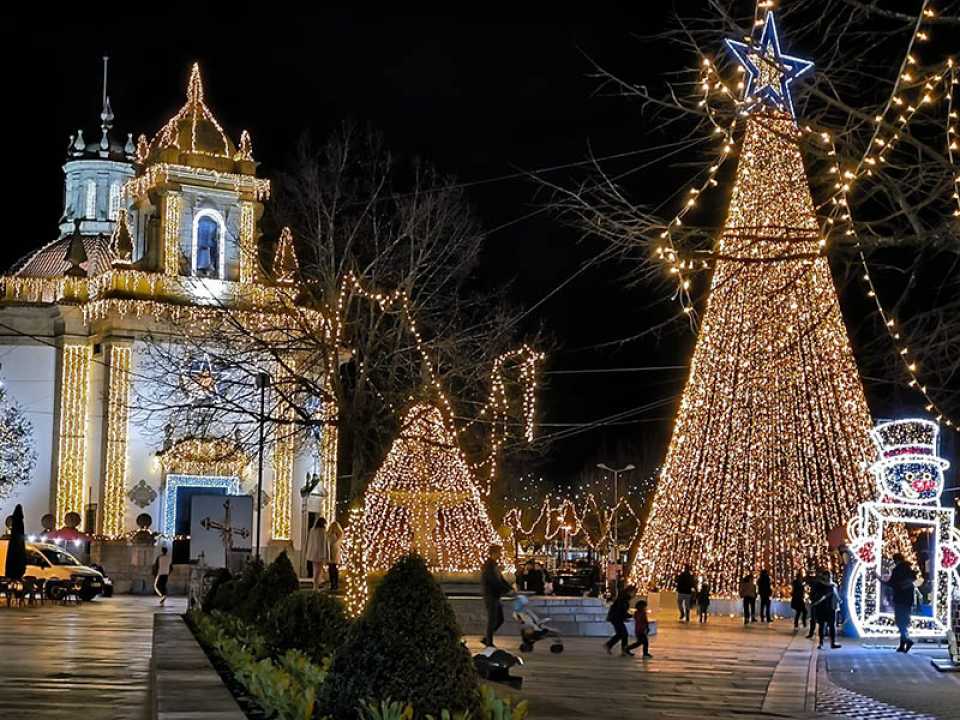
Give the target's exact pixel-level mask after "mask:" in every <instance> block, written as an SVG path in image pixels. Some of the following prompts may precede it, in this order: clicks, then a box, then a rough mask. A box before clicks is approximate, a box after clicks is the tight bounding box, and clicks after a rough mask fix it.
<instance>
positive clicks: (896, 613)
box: [887, 553, 917, 653]
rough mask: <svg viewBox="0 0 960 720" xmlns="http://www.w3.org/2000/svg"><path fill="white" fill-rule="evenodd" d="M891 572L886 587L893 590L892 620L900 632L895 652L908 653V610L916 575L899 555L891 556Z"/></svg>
mask: <svg viewBox="0 0 960 720" xmlns="http://www.w3.org/2000/svg"><path fill="white" fill-rule="evenodd" d="M893 562H894V566H893V572H892V573H890V579H889V580H888V581H887V585H889V586H890V588H891V589H892V590H893V619H894V621H895V622H896V624H897V629H898V630H899V631H900V646H899V647H898V648H897V652H903V653H905V652H910V648H912V647H913V640H911V639H910V610H911V609H912V608H913V599H914V590H915V588H916V580H917V573H916V571H915V570H914V569H913V568H912V567H910V563H908V562H907V561H906V559H905V558H904V557H903V555H901V554H900V553H897V554H896V555H894V556H893Z"/></svg>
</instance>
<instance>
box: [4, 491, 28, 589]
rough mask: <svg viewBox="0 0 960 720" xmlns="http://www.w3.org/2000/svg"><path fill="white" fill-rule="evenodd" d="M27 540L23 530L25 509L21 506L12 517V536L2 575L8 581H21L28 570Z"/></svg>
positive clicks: (9, 539) (8, 543)
mask: <svg viewBox="0 0 960 720" xmlns="http://www.w3.org/2000/svg"><path fill="white" fill-rule="evenodd" d="M26 541H27V538H26V532H25V530H24V528H23V507H22V506H21V505H20V504H17V506H16V507H15V508H14V509H13V515H11V516H10V535H9V538H8V540H7V555H6V560H5V563H6V564H5V566H4V568H3V573H2V575H3V576H4V577H5V578H7V579H8V580H20V579H21V578H22V577H23V574H24V573H25V572H26V570H27V542H26Z"/></svg>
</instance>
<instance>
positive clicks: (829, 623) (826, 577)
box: [811, 570, 840, 649]
mask: <svg viewBox="0 0 960 720" xmlns="http://www.w3.org/2000/svg"><path fill="white" fill-rule="evenodd" d="M814 587H815V588H817V590H816V593H815V596H816V597H815V599H813V601H812V602H811V609H812V610H813V617H814V618H816V621H817V638H818V640H819V642H817V649H820V648H822V647H823V636H824V634H825V632H826V633H829V635H830V647H831V648H833V649H836V648H839V647H840V645H838V644H837V609H838V608H839V607H840V593H839V592H837V586H836V585H834V583H833V576H832V575H831V574H830V571H829V570H824V571H822V572H821V574H820V577H819V578H818V579H817V582H816V583H815V584H814Z"/></svg>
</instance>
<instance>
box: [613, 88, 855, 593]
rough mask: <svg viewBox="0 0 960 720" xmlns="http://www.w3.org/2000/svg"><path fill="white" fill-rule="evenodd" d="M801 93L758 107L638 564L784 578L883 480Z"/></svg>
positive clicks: (723, 587)
mask: <svg viewBox="0 0 960 720" xmlns="http://www.w3.org/2000/svg"><path fill="white" fill-rule="evenodd" d="M799 140H800V133H799V131H798V129H797V127H796V125H795V123H794V120H793V116H792V114H791V106H790V105H789V103H786V102H781V103H776V102H775V103H773V104H772V105H771V104H770V103H762V104H761V105H760V106H759V107H758V106H754V107H753V108H752V110H751V112H750V113H749V114H748V115H747V118H746V128H745V131H744V138H743V142H742V144H741V151H740V157H739V164H738V167H737V173H736V180H735V184H734V188H733V194H732V197H731V200H730V206H729V210H728V214H727V219H726V222H725V223H724V227H723V231H722V233H721V235H720V237H719V239H718V241H717V245H716V252H717V258H718V259H717V262H716V266H715V270H714V273H713V278H712V282H711V287H710V296H709V299H708V301H707V306H706V310H705V313H704V316H703V322H702V325H701V329H700V334H699V337H698V340H697V345H696V348H695V350H694V355H693V361H692V363H691V366H690V374H689V377H688V379H687V384H686V387H685V389H684V392H683V397H682V400H681V403H680V408H679V411H678V413H677V417H676V422H675V425H674V429H673V436H672V439H671V442H670V446H669V449H668V452H667V457H666V460H665V462H664V465H663V469H662V471H661V476H660V480H659V484H658V486H657V491H656V495H655V497H654V502H653V508H652V511H651V514H650V517H649V520H648V523H647V526H646V528H645V531H644V536H643V539H642V540H641V544H640V548H639V552H638V555H637V559H636V561H635V564H634V567H633V571H632V575H633V577H634V578H635V579H636V580H637V581H638V582H641V583H651V584H656V585H658V586H660V587H670V586H672V584H673V581H674V578H675V576H676V574H677V573H678V572H679V570H680V568H681V567H682V566H683V564H684V563H690V564H691V565H692V566H693V567H694V569H695V570H697V571H698V572H700V573H701V574H703V575H705V576H706V577H707V578H708V579H709V582H710V585H711V587H712V588H713V590H714V592H716V593H720V594H724V595H728V596H733V595H735V594H736V592H737V585H738V580H739V578H740V577H741V576H742V575H744V574H745V573H747V572H750V573H753V574H754V575H756V573H757V572H758V571H759V570H760V569H761V568H767V569H769V570H770V572H771V574H772V575H773V577H774V579H775V582H776V583H778V584H784V583H787V582H788V581H789V579H790V578H791V577H792V576H793V574H794V573H795V572H796V571H797V570H799V569H802V568H804V567H807V566H808V565H809V563H810V561H811V559H813V558H815V559H816V561H819V562H826V561H827V560H828V555H829V554H828V544H827V536H828V534H829V533H830V532H831V531H832V530H834V529H836V528H839V527H841V526H843V525H844V524H845V523H846V520H847V519H848V518H849V517H850V515H851V514H852V513H853V512H855V510H856V508H857V505H858V503H859V502H860V501H862V500H866V499H867V498H868V497H869V496H870V495H871V490H872V482H871V479H870V476H869V474H868V472H867V470H866V464H867V461H869V460H870V459H871V456H872V454H873V453H872V446H871V442H870V436H869V432H870V428H871V425H872V421H871V418H870V412H869V410H868V408H867V402H866V399H865V397H864V393H863V388H862V385H861V382H860V378H859V375H858V373H857V367H856V364H855V361H854V357H853V353H852V351H851V348H850V344H849V342H848V339H847V334H846V328H845V327H844V323H843V318H842V316H841V314H840V306H839V304H838V301H837V294H836V290H835V288H834V285H833V280H832V278H831V275H830V268H829V265H828V262H827V259H826V257H825V256H824V255H823V254H822V246H821V237H820V232H819V228H818V225H817V220H816V216H815V214H814V204H813V200H812V198H811V195H810V189H809V185H808V182H807V175H806V171H805V170H804V166H803V160H802V157H801V154H800V147H799Z"/></svg>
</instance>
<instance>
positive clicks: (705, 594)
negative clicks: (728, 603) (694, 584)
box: [697, 580, 710, 623]
mask: <svg viewBox="0 0 960 720" xmlns="http://www.w3.org/2000/svg"><path fill="white" fill-rule="evenodd" d="M709 608H710V583H708V582H707V581H706V580H704V581H703V582H702V583H700V589H699V590H698V591H697V617H698V619H699V621H700V622H701V623H705V622H706V621H707V610H708V609H709Z"/></svg>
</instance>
